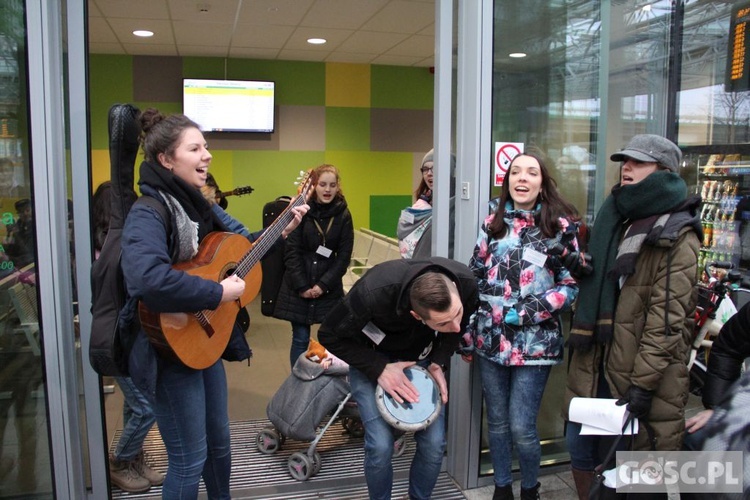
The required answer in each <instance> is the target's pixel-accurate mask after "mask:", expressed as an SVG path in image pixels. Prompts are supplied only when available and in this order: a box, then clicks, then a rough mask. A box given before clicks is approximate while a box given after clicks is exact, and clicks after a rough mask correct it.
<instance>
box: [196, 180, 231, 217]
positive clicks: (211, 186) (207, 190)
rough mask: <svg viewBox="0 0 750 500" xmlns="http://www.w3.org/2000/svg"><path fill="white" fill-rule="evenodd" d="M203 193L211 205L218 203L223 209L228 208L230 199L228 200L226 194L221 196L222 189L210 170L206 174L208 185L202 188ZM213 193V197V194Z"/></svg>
mask: <svg viewBox="0 0 750 500" xmlns="http://www.w3.org/2000/svg"><path fill="white" fill-rule="evenodd" d="M211 191H213V193H211ZM201 193H203V196H204V197H205V198H206V200H207V201H208V203H209V204H210V205H213V204H214V203H216V204H217V205H219V206H220V207H221V208H222V210H226V209H227V207H228V206H229V201H227V198H226V196H221V189H220V188H219V185H218V184H217V183H216V179H214V176H213V175H212V174H211V173H210V172H209V173H208V175H207V176H206V185H205V186H203V187H202V188H201ZM212 194H213V197H212V196H211V195H212ZM209 198H212V199H209Z"/></svg>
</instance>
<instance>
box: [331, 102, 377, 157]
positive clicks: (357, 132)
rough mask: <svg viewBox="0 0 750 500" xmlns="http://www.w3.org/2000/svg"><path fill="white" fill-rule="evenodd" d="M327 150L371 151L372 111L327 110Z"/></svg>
mask: <svg viewBox="0 0 750 500" xmlns="http://www.w3.org/2000/svg"><path fill="white" fill-rule="evenodd" d="M326 149H327V150H344V151H347V150H349V151H367V150H369V149H370V110H369V109H367V108H331V107H329V108H326Z"/></svg>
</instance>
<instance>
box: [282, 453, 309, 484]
mask: <svg viewBox="0 0 750 500" xmlns="http://www.w3.org/2000/svg"><path fill="white" fill-rule="evenodd" d="M288 466H289V474H290V475H291V476H292V477H293V478H294V479H296V480H297V481H307V480H308V479H310V477H312V475H313V468H314V464H313V461H312V460H311V459H310V457H308V456H307V455H305V454H304V453H300V452H298V451H296V452H294V453H292V456H290V457H289V462H288Z"/></svg>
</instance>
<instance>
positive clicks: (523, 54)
mask: <svg viewBox="0 0 750 500" xmlns="http://www.w3.org/2000/svg"><path fill="white" fill-rule="evenodd" d="M508 57H513V58H515V59H520V58H521V57H526V53H525V52H511V53H510V54H508Z"/></svg>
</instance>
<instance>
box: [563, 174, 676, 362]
mask: <svg viewBox="0 0 750 500" xmlns="http://www.w3.org/2000/svg"><path fill="white" fill-rule="evenodd" d="M686 197H687V185H686V184H685V181H683V180H682V179H681V178H680V176H679V175H678V174H676V173H674V172H670V171H666V170H659V171H657V172H654V173H653V174H651V175H649V176H648V177H646V178H645V179H643V180H642V181H641V182H639V183H638V184H629V185H625V186H621V185H619V184H617V185H616V186H615V187H613V188H612V194H610V195H609V196H608V197H607V199H606V200H604V204H603V205H602V207H601V208H600V209H599V213H598V214H597V216H596V221H595V222H594V228H593V229H592V231H591V242H590V244H589V252H590V253H591V256H592V262H593V266H594V272H593V273H592V274H591V275H589V276H588V277H586V278H584V279H583V280H582V281H581V282H580V289H579V293H578V301H577V304H578V308H577V310H576V313H575V319H574V321H573V327H572V329H571V331H570V337H569V339H568V344H569V345H570V346H573V347H576V348H587V347H590V346H591V345H592V344H593V343H594V340H596V342H599V343H601V344H604V343H606V342H609V341H610V340H611V339H612V335H613V333H614V328H613V318H614V312H615V305H616V304H617V296H618V292H619V282H618V281H619V276H615V275H614V274H616V273H610V271H611V270H612V269H613V268H614V267H615V262H616V260H617V249H618V247H619V245H620V242H621V241H622V237H623V230H624V229H625V227H626V225H628V224H626V223H636V222H637V221H640V220H642V219H647V218H649V217H653V216H657V215H660V214H665V213H670V212H672V211H673V210H674V209H676V208H678V207H679V206H680V205H681V204H682V202H684V201H685V198H686Z"/></svg>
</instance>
